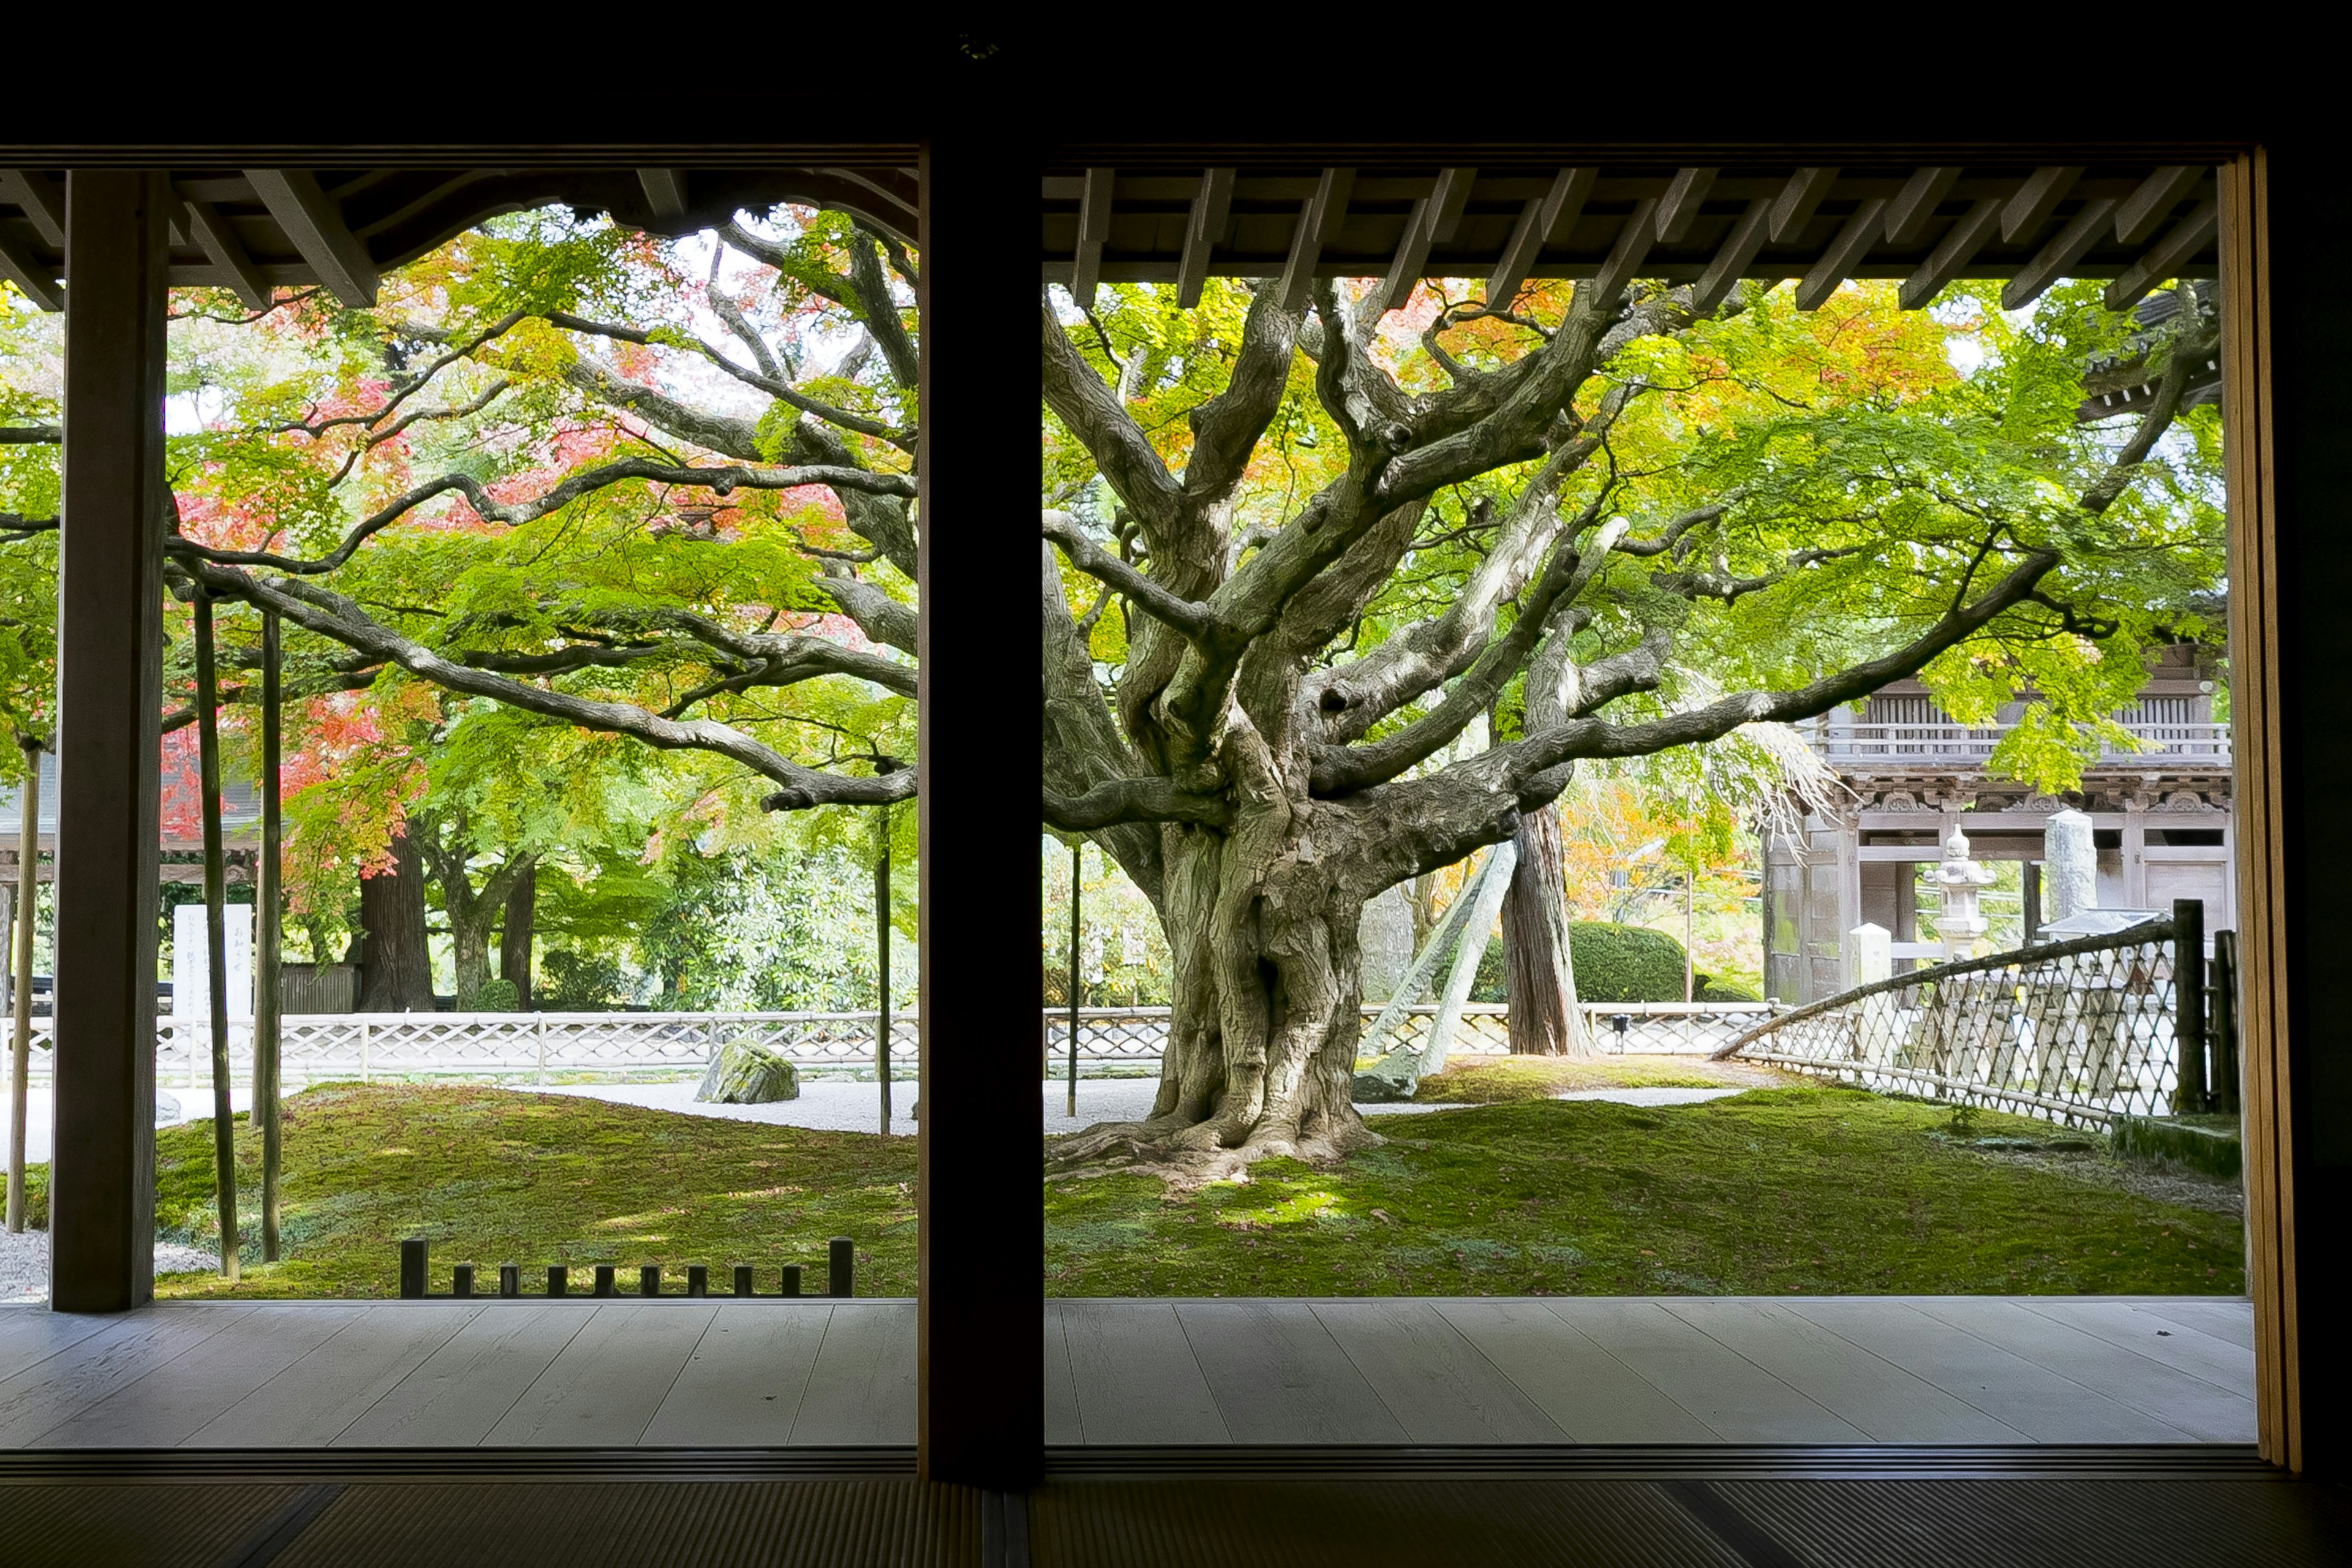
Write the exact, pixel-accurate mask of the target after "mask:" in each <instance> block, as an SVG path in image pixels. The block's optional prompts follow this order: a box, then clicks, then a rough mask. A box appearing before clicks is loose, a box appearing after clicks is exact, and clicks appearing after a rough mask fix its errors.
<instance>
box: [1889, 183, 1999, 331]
mask: <svg viewBox="0 0 2352 1568" xmlns="http://www.w3.org/2000/svg"><path fill="white" fill-rule="evenodd" d="M2008 205H2009V204H2008V203H2006V202H2004V201H2002V200H2001V199H2000V197H1999V196H1987V197H1986V198H1985V199H1984V200H1982V201H1979V202H1975V203H1972V204H1970V205H1969V210H1968V211H1966V212H1964V213H1962V214H1961V215H1960V216H1959V218H1958V221H1956V222H1955V223H1954V224H1953V225H1952V226H1951V228H1950V229H1949V230H1948V232H1947V233H1946V234H1945V236H1944V237H1943V240H1942V242H1941V243H1939V244H1938V245H1937V247H1936V248H1935V249H1934V250H1933V251H1932V252H1930V253H1929V254H1928V257H1927V260H1925V261H1923V262H1921V263H1920V264H1919V268H1918V270H1917V271H1916V272H1914V273H1912V274H1911V276H1910V277H1908V278H1906V279H1904V280H1903V288H1902V290H1901V292H1900V293H1899V294H1898V295H1897V300H1898V301H1899V302H1900V303H1901V305H1902V307H1903V309H1905V310H1919V309H1921V308H1923V307H1924V306H1925V305H1926V304H1927V301H1928V300H1932V299H1934V298H1935V297H1936V296H1937V295H1938V294H1940V293H1942V292H1943V291H1944V286H1945V285H1946V284H1948V283H1949V282H1950V281H1951V280H1952V279H1955V278H1958V276H1959V275H1960V274H1961V272H1962V271H1964V270H1965V269H1966V268H1967V267H1968V265H1969V262H1971V261H1974V260H1975V259H1976V258H1977V252H1978V251H1979V250H1982V249H1983V248H1984V247H1986V246H1988V245H1990V244H1991V243H1992V237H1993V235H1994V233H1995V232H1996V231H1998V230H1999V229H2000V215H2001V213H2002V212H2003V211H2004V210H2006V208H2007V207H2008Z"/></svg>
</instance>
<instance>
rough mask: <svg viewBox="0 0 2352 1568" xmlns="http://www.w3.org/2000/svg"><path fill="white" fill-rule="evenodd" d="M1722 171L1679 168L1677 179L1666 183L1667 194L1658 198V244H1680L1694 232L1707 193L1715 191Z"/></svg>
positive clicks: (1676, 172) (1676, 173)
mask: <svg viewBox="0 0 2352 1568" xmlns="http://www.w3.org/2000/svg"><path fill="white" fill-rule="evenodd" d="M1722 172H1723V171H1722V170H1720V169H1677V170H1675V177H1674V178H1673V179H1671V180H1669V181H1667V182H1666V194H1665V195H1663V196H1660V197H1659V198H1658V242H1659V243H1660V244H1662V245H1679V244H1681V243H1682V238H1683V236H1685V235H1686V234H1688V233H1689V232H1690V226H1691V223H1692V220H1693V219H1695V218H1696V217H1697V216H1698V209H1699V207H1700V206H1701V205H1703V204H1704V203H1705V202H1706V194H1707V192H1709V191H1711V190H1713V189H1715V177H1716V175H1717V174H1721V173H1722Z"/></svg>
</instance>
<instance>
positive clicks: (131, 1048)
mask: <svg viewBox="0 0 2352 1568" xmlns="http://www.w3.org/2000/svg"><path fill="white" fill-rule="evenodd" d="M177 200H178V198H176V197H175V196H173V194H172V191H171V187H170V185H169V184H168V182H167V181H166V180H165V179H164V177H163V174H161V173H159V172H153V171H140V170H115V169H89V170H81V169H77V170H75V171H74V172H73V173H71V174H68V176H67V177H66V247H65V248H66V279H67V289H66V292H67V296H68V298H67V301H66V329H65V342H66V348H65V387H64V390H65V399H64V401H65V407H66V416H65V447H64V453H63V458H62V468H63V496H62V503H63V505H62V515H63V518H64V527H63V529H62V530H61V531H60V533H59V537H58V740H57V745H58V837H57V865H58V873H59V874H58V881H57V928H56V929H57V954H58V956H57V964H56V971H57V989H56V993H55V999H56V1006H55V1013H56V1017H57V1026H56V1035H55V1040H56V1062H57V1069H56V1077H55V1079H54V1082H55V1084H56V1090H55V1093H56V1106H57V1111H56V1116H57V1144H56V1147H57V1152H56V1154H55V1155H54V1156H53V1158H52V1159H51V1161H50V1165H49V1244H50V1246H49V1268H50V1291H49V1302H50V1305H51V1306H52V1307H53V1308H55V1309H56V1310H58V1311H61V1312H107V1311H120V1310H122V1309H124V1308H126V1307H136V1306H138V1305H140V1304H142V1302H144V1301H146V1300H149V1299H150V1298H152V1296H153V1295H154V1288H155V1253H154V1247H155V858H156V851H157V842H156V840H157V831H156V824H157V816H156V801H157V795H158V784H159V779H158V770H157V768H156V763H155V759H156V756H157V754H158V747H159V744H160V741H161V735H160V719H161V713H162V700H161V699H162V691H163V521H164V518H165V516H166V515H167V514H168V512H169V510H170V507H171V493H170V490H169V488H168V487H167V486H166V484H165V483H164V478H163V300H164V282H165V272H164V265H165V259H166V258H165V254H164V222H165V216H166V213H167V212H168V211H169V210H170V209H171V208H172V207H173V206H174V205H176V203H177Z"/></svg>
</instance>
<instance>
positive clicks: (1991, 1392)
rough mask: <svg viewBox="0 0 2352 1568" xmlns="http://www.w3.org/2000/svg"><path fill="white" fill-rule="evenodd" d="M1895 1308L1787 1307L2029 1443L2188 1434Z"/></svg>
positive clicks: (1912, 1308)
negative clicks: (2013, 1431) (2009, 1427)
mask: <svg viewBox="0 0 2352 1568" xmlns="http://www.w3.org/2000/svg"><path fill="white" fill-rule="evenodd" d="M1915 1301H1916V1299H1909V1298H1906V1300H1900V1301H1889V1300H1849V1301H1818V1300H1816V1301H1795V1302H1790V1310H1792V1311H1794V1312H1796V1313H1797V1315H1798V1316H1800V1317H1802V1318H1805V1319H1807V1320H1809V1321H1812V1322H1816V1323H1819V1324H1820V1325H1822V1327H1823V1328H1825V1329H1827V1330H1829V1331H1831V1332H1832V1333H1834V1334H1836V1335H1837V1336H1838V1337H1839V1338H1840V1339H1843V1340H1847V1341H1850V1342H1853V1344H1855V1345H1857V1346H1859V1347H1861V1348H1862V1349H1864V1350H1866V1351H1869V1352H1871V1353H1873V1354H1874V1355H1876V1356H1878V1357H1880V1358H1882V1359H1883V1360H1885V1361H1889V1362H1892V1363H1895V1365H1896V1366H1899V1367H1901V1368H1902V1369H1903V1370H1904V1371H1906V1372H1907V1373H1911V1374H1912V1375H1913V1376H1914V1377H1917V1378H1920V1379H1922V1380H1924V1381H1926V1382H1928V1383H1932V1384H1935V1385H1936V1386H1937V1388H1940V1389H1942V1390H1943V1391H1944V1392H1945V1393H1947V1394H1952V1395H1954V1396H1956V1397H1958V1398H1959V1399H1962V1400H1965V1401H1967V1402H1968V1403H1969V1404H1970V1405H1975V1406H1976V1407H1977V1408H1978V1409H1979V1410H1981V1411H1983V1412H1984V1413H1985V1414H1986V1415H1990V1416H1991V1417H1992V1418H1993V1419H1994V1420H1996V1421H1999V1422H2001V1423H2003V1424H2004V1425H2006V1426H2013V1427H2015V1428H2016V1429H2017V1430H2019V1431H2020V1432H2022V1433H2024V1434H2025V1435H2026V1436H2027V1437H2028V1438H2030V1439H2032V1441H2034V1442H2036V1443H2181V1442H2187V1441H2189V1433H2188V1431H2187V1430H2186V1429H2185V1428H2183V1427H2179V1426H2172V1425H2170V1424H2169V1423H2167V1422H2164V1421H2159V1420H2157V1419H2155V1418H2154V1417H2152V1416H2149V1415H2145V1414H2143V1413H2141V1412H2139V1411H2137V1410H2134V1409H2132V1408H2131V1407H2130V1406H2128V1405H2120V1404H2118V1403H2116V1401H2115V1400H2112V1399H2109V1398H2107V1397H2106V1396H2105V1394H2099V1393H2096V1392H2095V1391H2093V1390H2091V1389H2089V1388H2085V1387H2084V1386H2083V1384H2079V1383H2076V1382H2074V1380H2073V1379H2072V1378H2068V1377H2065V1376H2062V1375H2061V1374H2059V1373H2054V1372H2052V1371H2051V1370H2049V1369H2048V1368H2046V1367H2042V1366H2038V1365H2036V1364H2035V1363H2032V1362H2031V1361H2028V1360H2026V1359H2025V1358H2024V1357H2022V1356H2019V1355H2014V1354H2011V1352H2008V1351H2005V1350H2002V1349H2001V1348H2000V1346H1998V1345H1995V1344H1992V1343H1990V1342H1987V1341H1985V1340H1982V1339H1979V1337H1977V1336H1976V1335H1974V1334H1970V1333H1966V1332H1962V1331H1957V1330H1955V1329H1954V1328H1953V1327H1952V1326H1951V1325H1950V1324H1948V1323H1943V1322H1938V1321H1936V1320H1935V1319H1933V1318H1930V1317H1929V1316H1927V1313H1925V1312H1923V1311H1921V1310H1918V1307H1917V1306H1916V1304H1915Z"/></svg>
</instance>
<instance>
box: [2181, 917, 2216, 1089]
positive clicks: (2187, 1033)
mask: <svg viewBox="0 0 2352 1568" xmlns="http://www.w3.org/2000/svg"><path fill="white" fill-rule="evenodd" d="M2172 1005H2173V1012H2172V1040H2173V1051H2174V1054H2175V1055H2176V1056H2177V1057H2178V1058H2179V1069H2178V1076H2177V1077H2176V1078H2175V1079H2174V1080H2173V1082H2174V1085H2175V1087H2174V1089H2173V1091H2172V1113H2173V1114H2174V1115H2175V1116H2194V1115H2197V1114H2198V1113H2200V1112H2201V1111H2205V1110H2211V1109H2212V1106H2211V1104H2210V1098H2209V1096H2208V1095H2207V1093H2206V1088H2205V901H2204V900H2202V899H2175V900H2172Z"/></svg>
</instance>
